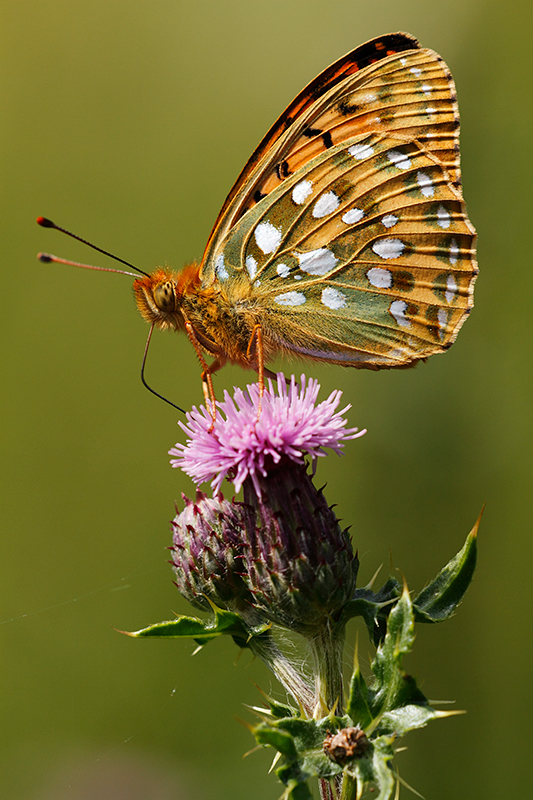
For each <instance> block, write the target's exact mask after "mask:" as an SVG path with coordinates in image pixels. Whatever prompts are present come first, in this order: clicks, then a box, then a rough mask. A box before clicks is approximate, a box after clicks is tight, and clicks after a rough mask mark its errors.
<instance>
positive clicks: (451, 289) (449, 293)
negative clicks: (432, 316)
mask: <svg viewBox="0 0 533 800" xmlns="http://www.w3.org/2000/svg"><path fill="white" fill-rule="evenodd" d="M456 291H457V281H456V280H455V278H454V276H453V275H448V277H447V278H446V291H445V293H444V297H445V298H446V302H447V303H451V302H452V300H453V298H454V295H455V293H456Z"/></svg>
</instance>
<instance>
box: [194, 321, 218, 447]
mask: <svg viewBox="0 0 533 800" xmlns="http://www.w3.org/2000/svg"><path fill="white" fill-rule="evenodd" d="M185 331H186V333H187V336H188V337H189V339H190V341H191V344H192V346H193V347H194V349H195V350H196V355H197V356H198V360H199V361H200V364H201V365H202V367H203V371H202V388H203V390H204V397H205V403H206V405H207V407H208V408H209V405H210V406H211V419H212V422H211V428H210V429H209V430H210V431H212V430H213V428H214V427H215V420H216V416H217V412H216V405H215V389H214V386H213V378H212V377H211V375H212V373H213V372H216V370H217V369H220V367H222V366H223V365H222V363H220V362H219V361H218V360H217V361H214V362H213V363H212V364H211V366H209V364H208V363H207V361H206V360H205V358H204V354H203V352H202V348H201V347H200V343H199V341H198V339H197V338H196V333H195V332H194V328H193V326H192V323H191V322H189V320H188V319H185Z"/></svg>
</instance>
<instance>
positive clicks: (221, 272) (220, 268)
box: [215, 253, 229, 281]
mask: <svg viewBox="0 0 533 800" xmlns="http://www.w3.org/2000/svg"><path fill="white" fill-rule="evenodd" d="M215 272H216V274H217V277H218V279H219V280H220V281H225V280H227V279H228V278H229V275H228V270H227V269H226V267H225V266H224V253H221V254H220V255H219V257H218V258H217V260H216V263H215Z"/></svg>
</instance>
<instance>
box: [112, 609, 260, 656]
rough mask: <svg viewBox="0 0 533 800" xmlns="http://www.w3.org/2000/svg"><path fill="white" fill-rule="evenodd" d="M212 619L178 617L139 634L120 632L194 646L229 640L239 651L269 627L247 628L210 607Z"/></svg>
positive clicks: (232, 615) (239, 620)
mask: <svg viewBox="0 0 533 800" xmlns="http://www.w3.org/2000/svg"><path fill="white" fill-rule="evenodd" d="M213 612H214V616H213V617H212V618H211V619H208V620H203V619H198V617H187V616H180V617H176V619H172V620H167V621H165V622H156V623H155V624H154V625H150V626H149V627H148V628H142V629H141V630H139V631H132V632H127V631H121V633H125V634H126V635H127V636H131V637H133V638H138V639H155V638H157V639H161V638H164V639H194V641H195V642H197V643H198V644H202V645H203V644H206V643H207V642H210V641H211V640H212V639H216V638H218V637H219V636H224V635H229V636H232V637H233V639H234V640H235V642H236V643H237V644H238V645H239V647H246V646H247V642H248V641H249V639H250V637H252V636H261V635H262V634H264V633H265V632H266V631H268V629H269V625H261V626H259V627H257V628H249V627H247V626H246V625H245V623H244V621H243V620H242V618H241V617H240V616H239V614H235V613H234V612H233V611H226V610H224V609H222V608H217V607H216V606H213Z"/></svg>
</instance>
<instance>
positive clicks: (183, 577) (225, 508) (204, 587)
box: [172, 492, 248, 611]
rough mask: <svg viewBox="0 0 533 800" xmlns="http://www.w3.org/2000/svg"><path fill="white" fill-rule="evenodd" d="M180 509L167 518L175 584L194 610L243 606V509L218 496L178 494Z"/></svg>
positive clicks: (220, 495)
mask: <svg viewBox="0 0 533 800" xmlns="http://www.w3.org/2000/svg"><path fill="white" fill-rule="evenodd" d="M182 498H183V500H184V503H185V508H184V509H183V511H182V512H181V513H179V514H178V515H177V516H176V517H175V518H174V520H173V521H172V527H173V547H172V563H173V566H174V570H175V573H176V581H175V582H176V585H177V587H178V589H179V590H180V592H181V593H182V595H183V596H184V597H186V598H187V600H189V602H191V603H192V604H193V605H194V606H196V607H197V608H202V609H204V610H206V611H209V610H210V604H209V600H211V601H212V602H214V603H215V604H216V605H218V606H220V607H222V608H234V607H236V606H238V605H242V604H243V603H244V604H246V601H247V596H248V592H247V590H246V588H245V586H244V583H243V580H242V578H241V577H240V574H239V573H240V572H241V571H242V566H241V560H242V558H243V551H244V543H243V540H242V530H243V527H244V517H245V515H246V509H245V507H244V506H243V505H242V504H240V505H239V504H236V503H231V502H230V501H229V500H225V499H224V497H223V495H222V494H219V495H217V496H216V497H211V498H210V497H206V496H205V495H204V494H203V492H197V493H196V499H195V500H194V501H192V500H189V499H188V498H187V497H185V495H182Z"/></svg>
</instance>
